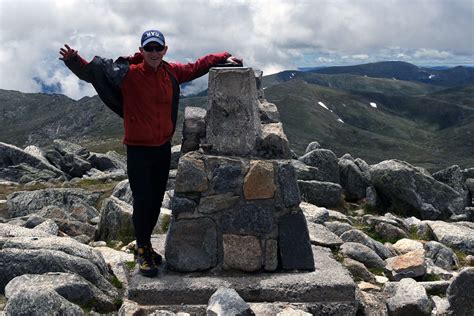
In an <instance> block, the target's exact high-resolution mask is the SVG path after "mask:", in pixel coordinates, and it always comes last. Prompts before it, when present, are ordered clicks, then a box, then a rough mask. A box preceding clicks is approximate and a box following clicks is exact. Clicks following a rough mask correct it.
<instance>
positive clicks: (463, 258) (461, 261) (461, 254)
mask: <svg viewBox="0 0 474 316" xmlns="http://www.w3.org/2000/svg"><path fill="white" fill-rule="evenodd" d="M453 251H454V253H455V254H456V256H457V257H458V260H459V265H460V267H459V268H462V267H465V266H468V264H467V262H466V257H467V254H466V253H465V252H464V251H462V250H457V249H453Z"/></svg>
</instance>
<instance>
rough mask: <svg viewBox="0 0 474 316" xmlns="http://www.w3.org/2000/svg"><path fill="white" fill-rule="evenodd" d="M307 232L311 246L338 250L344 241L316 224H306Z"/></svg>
mask: <svg viewBox="0 0 474 316" xmlns="http://www.w3.org/2000/svg"><path fill="white" fill-rule="evenodd" d="M307 225H308V231H309V239H310V240H311V243H312V244H313V245H317V246H323V247H329V248H338V247H339V246H340V245H342V244H343V243H344V241H343V240H342V239H341V238H340V237H339V236H337V235H336V234H334V233H333V232H331V231H330V230H329V229H327V228H326V227H325V226H323V225H321V224H316V223H311V222H309V223H307Z"/></svg>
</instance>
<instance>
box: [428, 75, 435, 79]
mask: <svg viewBox="0 0 474 316" xmlns="http://www.w3.org/2000/svg"><path fill="white" fill-rule="evenodd" d="M434 77H436V75H430V76H429V77H428V79H433V78H434Z"/></svg>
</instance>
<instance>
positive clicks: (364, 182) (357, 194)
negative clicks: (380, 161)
mask: <svg viewBox="0 0 474 316" xmlns="http://www.w3.org/2000/svg"><path fill="white" fill-rule="evenodd" d="M338 164H339V170H340V181H341V186H342V189H343V193H344V195H345V198H346V200H348V201H357V200H360V199H363V198H365V196H366V191H367V187H369V186H370V172H369V171H368V170H361V169H360V168H359V166H358V165H357V164H356V163H355V162H354V161H353V160H350V159H342V158H341V159H339V162H338Z"/></svg>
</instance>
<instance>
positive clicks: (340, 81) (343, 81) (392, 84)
mask: <svg viewBox="0 0 474 316" xmlns="http://www.w3.org/2000/svg"><path fill="white" fill-rule="evenodd" d="M290 80H302V81H305V82H307V83H311V84H316V85H319V86H324V87H328V88H335V89H341V90H347V91H371V92H377V93H384V94H387V95H424V94H426V93H430V92H434V91H439V90H442V89H443V87H439V86H434V85H428V84H422V83H418V82H410V81H403V80H396V79H386V78H372V77H366V76H358V75H353V74H335V75H327V74H319V73H314V72H301V71H291V70H287V71H282V72H280V73H277V74H273V75H269V76H265V77H264V78H263V86H264V87H266V88H268V87H269V86H272V85H275V84H279V83H283V82H287V81H290Z"/></svg>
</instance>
